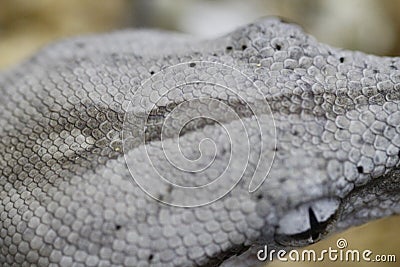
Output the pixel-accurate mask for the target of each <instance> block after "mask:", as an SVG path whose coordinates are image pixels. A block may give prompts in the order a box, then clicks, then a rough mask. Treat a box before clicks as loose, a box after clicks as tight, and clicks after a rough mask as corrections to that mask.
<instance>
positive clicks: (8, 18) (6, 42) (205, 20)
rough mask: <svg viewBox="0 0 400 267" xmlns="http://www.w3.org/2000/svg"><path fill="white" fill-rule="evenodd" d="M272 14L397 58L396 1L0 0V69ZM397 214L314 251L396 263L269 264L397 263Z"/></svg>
mask: <svg viewBox="0 0 400 267" xmlns="http://www.w3.org/2000/svg"><path fill="white" fill-rule="evenodd" d="M268 15H278V16H281V17H284V18H286V19H287V20H289V21H292V22H295V23H297V24H300V25H302V26H303V28H304V29H305V30H306V31H307V32H308V33H310V34H312V35H314V36H315V37H316V38H317V39H318V40H319V41H321V42H325V43H328V44H330V45H334V46H338V47H342V48H347V49H355V50H361V51H364V52H367V53H374V54H378V55H388V56H395V55H397V56H398V55H400V16H399V15H400V0H399V1H398V0H380V1H375V0H271V1H261V0H252V1H243V0H229V1H228V0H213V1H212V0H202V1H199V0H198V1H195V0H192V1H187V0H175V1H170V0H137V1H129V0H112V1H111V0H57V1H54V0H34V1H32V0H0V70H1V69H5V68H7V67H10V66H12V65H13V64H16V63H18V62H19V61H21V60H23V59H25V58H28V57H29V56H30V55H32V54H33V53H34V52H35V51H37V50H38V49H39V48H40V47H42V46H44V45H45V44H47V43H49V42H52V41H54V40H57V39H60V38H65V37H68V36H74V35H81V34H85V33H95V32H106V31H111V30H114V29H122V28H149V27H151V28H159V29H166V30H175V31H180V32H185V33H189V34H192V35H196V36H201V37H204V38H212V37H215V36H218V35H221V34H224V33H227V32H229V31H231V30H233V29H235V28H236V27H238V26H240V25H243V24H246V23H249V22H252V21H254V20H256V19H258V18H260V17H264V16H268ZM399 224H400V216H397V217H391V218H387V219H383V220H379V221H376V222H372V223H369V224H367V225H363V226H361V227H356V228H353V229H350V230H349V231H347V232H345V233H342V234H339V235H335V236H332V237H331V238H329V239H327V240H324V241H322V242H320V243H318V244H315V245H313V246H312V247H313V248H314V249H316V250H317V251H318V250H322V249H327V248H328V247H329V246H331V247H333V248H336V245H335V244H336V240H337V239H338V238H339V237H344V238H346V239H347V242H348V243H349V246H348V248H349V249H359V250H364V249H370V250H372V251H373V252H374V254H378V253H379V254H396V256H397V257H398V259H397V264H396V263H369V264H366V263H343V262H337V263H334V262H323V263H283V262H277V261H276V262H274V263H272V264H270V265H268V266H270V267H274V266H275V267H276V266H289V265H291V266H321V265H324V266H399V263H398V262H399V261H400V258H399V257H400V253H399V251H400V236H399V231H398V227H399Z"/></svg>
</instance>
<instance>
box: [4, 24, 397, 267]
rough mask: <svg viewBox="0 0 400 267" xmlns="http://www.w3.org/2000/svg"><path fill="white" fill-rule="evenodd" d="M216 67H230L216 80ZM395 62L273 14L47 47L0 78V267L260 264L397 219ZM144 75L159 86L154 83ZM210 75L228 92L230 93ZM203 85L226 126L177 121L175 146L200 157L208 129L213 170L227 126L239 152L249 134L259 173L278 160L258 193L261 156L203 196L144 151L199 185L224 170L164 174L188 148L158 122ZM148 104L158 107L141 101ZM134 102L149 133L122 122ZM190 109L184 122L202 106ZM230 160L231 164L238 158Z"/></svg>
mask: <svg viewBox="0 0 400 267" xmlns="http://www.w3.org/2000/svg"><path fill="white" fill-rule="evenodd" d="M201 61H203V63H202V62H201ZM204 61H205V62H206V63H204ZM193 62H196V63H195V64H190V63H193ZM211 62H214V63H211ZM178 63H184V64H183V65H179V66H180V67H178V68H177V69H172V73H173V75H174V76H172V78H171V76H168V75H166V74H165V72H164V73H163V72H161V73H158V72H159V71H160V70H162V69H164V70H165V68H167V67H170V66H174V65H176V64H178ZM212 64H216V67H217V69H224V72H223V73H224V74H223V76H221V75H219V74H221V73H220V72H218V70H217V71H216V72H215V71H213V70H212V67H210V66H211V65H212ZM399 69H400V59H399V58H385V57H377V56H371V55H366V54H363V53H360V52H350V51H345V50H340V49H336V48H332V47H330V46H327V45H324V44H320V43H318V42H317V41H316V40H314V39H313V38H312V37H310V36H308V35H306V34H304V33H303V31H302V30H301V29H299V28H298V27H297V26H295V25H290V24H286V23H282V22H280V21H279V20H277V19H267V20H261V21H258V22H256V23H254V24H250V25H247V26H244V27H242V28H240V29H238V30H236V31H234V32H232V33H230V34H228V35H226V36H224V37H221V38H218V39H215V40H206V41H203V40H194V39H192V38H189V37H188V36H184V35H178V34H172V33H163V32H155V31H123V32H116V33H111V34H106V35H99V36H88V37H79V38H75V39H71V40H67V41H63V42H60V43H57V44H54V45H51V46H50V47H48V48H46V49H44V50H42V51H41V52H39V53H38V54H37V55H36V56H35V57H33V58H32V59H30V60H29V61H27V62H24V63H22V64H21V65H19V66H18V67H16V68H14V69H12V70H10V71H7V72H4V73H2V74H1V75H0V90H1V98H0V136H1V143H0V166H1V167H0V174H1V178H0V218H1V220H0V264H1V265H2V266H30V265H31V264H36V265H38V266H48V265H60V266H121V265H124V266H148V265H151V266H162V265H163V266H164V265H165V266H193V265H200V266H213V265H219V264H226V265H227V266H233V265H235V264H236V265H237V266H246V265H251V264H254V263H256V258H255V256H254V253H255V252H256V251H257V249H258V248H260V247H263V246H264V244H267V245H268V246H269V247H271V248H282V247H283V248H285V249H287V248H290V247H292V246H297V245H300V246H302V245H307V244H309V243H312V242H315V241H317V240H319V239H320V238H322V237H324V236H325V235H326V234H328V233H331V232H335V231H342V230H344V229H346V228H348V227H351V226H355V225H359V224H362V223H365V222H367V221H371V220H374V219H377V218H381V217H384V216H390V215H393V214H399V213H400V204H399V199H400V194H399V192H400V183H399V179H400V178H399V177H400V175H399V174H400V169H399V156H400V154H399V151H400V71H399ZM206 72H207V73H208V74H207V75H208V76H207V79H209V80H211V81H212V84H211V85H210V86H209V87H208V89H207V90H206V89H205V88H206V87H207V85H206V84H205V83H197V84H196V83H194V84H191V85H188V84H187V81H188V80H190V78H188V77H189V76H191V75H192V76H191V77H195V78H194V79H193V81H196V80H198V79H199V77H200V78H201V77H202V75H205V73H206ZM241 75H243V76H242V77H247V78H248V79H249V80H250V81H251V82H253V84H252V83H251V82H250V83H249V80H247V81H246V78H245V79H239V76H241ZM160 77H161V78H160ZM150 78H151V79H155V80H157V79H158V80H157V81H158V82H157V83H156V82H154V80H150V81H147V82H145V81H146V80H147V79H150ZM176 83H178V84H179V83H184V85H183V86H180V87H179V86H178V89H176V90H175V94H168V95H166V97H164V98H163V101H162V102H155V101H154V100H153V99H152V97H151V96H150V97H148V96H149V95H151V94H153V93H154V94H157V93H161V92H162V91H163V86H170V85H171V84H172V85H173V86H175V85H176ZM141 84H144V85H143V86H140V85H141ZM185 84H186V85H185ZM215 84H220V85H221V84H222V85H226V86H228V87H229V86H230V87H231V88H234V89H233V92H234V94H233V95H229V94H227V93H228V91H229V90H228V89H227V88H224V87H221V86H216V85H215ZM185 86H186V87H185ZM254 88H256V90H251V89H254ZM257 90H259V91H257ZM199 96H203V97H208V98H210V97H211V98H213V99H215V100H217V101H219V102H220V103H225V104H227V105H228V106H229V107H231V108H232V110H233V111H234V112H236V114H237V117H232V116H228V115H226V114H227V113H225V112H219V110H218V109H217V107H216V106H214V105H205V106H203V107H205V108H206V109H205V110H206V111H207V112H211V113H213V112H215V113H216V114H217V116H219V117H218V119H219V120H220V121H219V122H220V124H218V123H214V122H212V121H210V120H204V119H203V120H202V119H199V120H197V123H194V124H192V125H189V126H186V127H184V128H183V129H182V132H181V135H180V140H179V142H180V145H181V148H182V153H184V154H185V153H186V154H185V156H186V157H187V158H189V159H196V158H198V157H199V155H200V154H199V151H198V148H197V144H198V143H199V141H200V140H201V139H203V138H204V137H214V139H215V140H216V141H215V147H214V148H216V151H217V152H216V155H215V158H212V159H213V165H212V166H210V167H209V168H211V170H212V171H213V173H214V174H215V173H217V174H220V173H221V172H222V170H223V169H224V168H225V163H226V162H227V161H228V160H229V159H230V158H229V154H230V153H229V152H230V151H231V150H230V149H232V151H233V150H234V149H235V148H236V145H234V146H233V147H229V145H227V144H228V140H227V138H226V135H223V128H222V127H221V125H224V126H226V127H227V129H229V130H231V131H232V133H230V136H232V137H233V139H232V140H233V141H235V140H236V142H238V140H239V143H240V144H239V145H238V147H239V150H238V151H239V152H240V153H239V154H240V155H241V156H243V155H245V154H244V153H245V152H246V150H244V149H246V146H245V144H248V145H249V147H250V149H252V151H253V152H254V150H255V151H256V152H257V153H258V154H257V153H256V154H257V155H259V156H260V159H261V161H263V160H264V161H263V162H264V163H265V162H266V163H265V164H260V166H259V168H261V169H263V168H264V170H265V171H268V167H269V165H268V164H269V163H271V162H272V160H273V164H272V167H271V169H270V171H269V174H268V176H267V179H266V180H265V181H264V182H263V183H262V185H261V186H260V188H258V189H257V190H256V191H255V192H253V193H249V190H248V189H249V183H250V182H249V181H250V178H251V177H252V173H254V172H255V169H256V166H257V164H256V163H257V158H256V159H255V158H254V157H253V156H250V157H249V160H248V164H247V165H246V169H245V172H244V175H243V177H242V179H241V180H240V181H238V184H237V186H236V187H235V188H234V189H233V190H232V191H230V192H228V191H229V189H230V188H228V187H226V188H225V187H224V186H225V183H223V184H222V185H221V186H220V187H219V188H217V189H215V188H214V189H213V190H215V191H212V190H211V191H210V192H206V194H205V195H197V191H194V193H193V194H185V193H182V192H179V189H176V188H175V187H171V186H165V185H164V184H161V183H157V181H158V180H157V179H158V178H157V177H155V176H156V174H155V172H154V171H152V170H151V168H152V167H151V166H148V163H147V162H146V160H145V158H146V157H145V156H144V154H143V153H144V149H147V150H148V153H149V154H151V155H152V162H153V164H154V166H153V167H154V168H157V167H160V166H161V167H160V170H161V172H162V173H164V174H166V175H169V174H171V175H170V176H172V177H169V178H171V179H175V182H178V181H179V179H182V180H183V181H184V182H185V183H186V184H185V185H190V186H193V185H197V186H198V185H202V184H204V182H207V181H211V180H212V179H214V178H215V177H212V176H213V175H212V174H213V173H207V172H205V173H203V174H204V175H199V174H196V173H193V172H185V174H184V176H183V177H180V176H179V175H175V171H176V169H174V170H173V169H171V168H170V167H169V168H168V169H165V168H167V167H165V162H166V161H165V160H163V157H162V152H166V153H167V152H168V151H169V152H168V153H169V155H171V157H175V156H177V153H179V152H177V150H174V149H173V148H172V147H173V145H174V142H175V143H176V141H177V138H176V136H174V133H175V134H176V133H178V132H179V130H180V128H179V127H177V126H174V124H173V123H172V124H169V125H165V127H164V128H165V129H166V133H165V140H163V141H162V142H161V141H160V140H161V138H160V136H159V133H160V129H161V126H160V125H161V124H160V123H162V122H163V121H164V119H165V118H166V117H167V115H168V113H170V112H171V110H172V109H173V108H174V107H176V106H177V105H179V104H181V103H183V102H184V101H185V100H188V99H195V98H198V97H199ZM255 96H257V97H259V96H262V97H261V98H257V97H255ZM141 99H147V100H150V101H149V102H150V104H152V105H150V106H149V105H146V104H144V106H143V107H140V105H136V104H135V103H136V102H135V101H137V100H141ZM131 101H132V102H131ZM207 101H209V100H207ZM130 103H131V104H130ZM132 103H133V104H132ZM246 103H247V104H246ZM266 103H267V104H266ZM199 106H201V105H200V104H199ZM139 107H140V108H139ZM196 107H198V106H196ZM249 107H254V108H255V109H254V113H252V112H249ZM132 108H133V109H135V108H137V109H138V110H136V111H137V112H139V114H142V115H143V114H144V115H146V114H147V115H149V114H150V117H149V118H150V120H151V123H152V124H151V125H150V126H149V127H150V128H149V127H148V128H147V132H146V133H145V135H144V137H145V138H146V142H145V143H143V142H142V141H143V140H141V139H135V138H136V137H137V136H135V132H130V131H129V130H131V131H135V129H139V130H138V131H139V132H138V133H137V134H138V136H142V135H141V134H143V133H140V129H141V128H140V127H139V126H142V125H141V124H138V122H137V121H135V120H129V116H128V115H127V111H132V110H130V109H132ZM181 108H182V109H183V110H184V111H185V112H186V113H185V114H186V115H187V114H189V115H188V116H189V117H190V116H192V117H193V116H194V115H196V114H197V115H202V114H201V113H202V112H203V111H202V110H200V109H199V110H197V111H196V110H194V109H193V107H191V106H182V107H181ZM207 109H208V110H207ZM214 109H215V110H214ZM186 115H182V113H180V114H177V115H174V116H173V115H171V117H173V119H179V118H183V116H186ZM255 118H258V119H259V125H260V127H261V128H262V129H263V131H262V133H263V136H264V138H265V137H266V140H267V141H266V142H263V141H262V137H261V135H260V134H257V129H258V128H257V127H256V124H255ZM124 120H125V124H124ZM240 122H242V123H243V125H244V126H245V128H246V130H247V132H246V134H245V135H244V137H238V139H235V138H236V134H243V131H242V130H240V129H241V128H240V127H239V126H240ZM273 126H275V127H273ZM123 130H126V136H124V131H123ZM163 130H164V129H163ZM171 131H172V133H171ZM221 136H222V137H221ZM224 136H225V137H224ZM142 137H143V136H142ZM243 138H246V139H243ZM242 140H243V144H242V142H241V141H242ZM268 140H269V141H268ZM271 140H272V141H271ZM161 143H164V144H165V147H164V148H163V149H164V150H165V151H161V152H160V150H157V149H159V148H160V144H161ZM193 144H196V145H195V146H193ZM260 144H264V145H265V146H261V145H260ZM204 145H205V146H204V147H203V150H202V153H204V155H205V156H210V154H209V153H210V152H212V151H214V150H213V149H212V148H210V147H209V146H207V144H204ZM253 152H252V153H253ZM260 153H261V154H260ZM237 155H238V154H236V155H235V156H236V159H235V158H234V157H232V159H231V160H232V162H233V163H235V164H239V163H240V162H241V161H243V160H244V159H245V158H244V157H243V158H242V159H239V160H238V159H237ZM251 155H254V154H251ZM273 156H274V157H273ZM235 160H236V161H235ZM201 163H202V162H201V160H200V161H199V163H198V164H201ZM196 164H197V163H195V164H194V165H193V166H192V167H193V168H197V169H199V165H196ZM189 165H190V164H187V166H189ZM190 166H191V165H190ZM234 166H236V165H234ZM197 169H196V170H197ZM227 174H228V176H227V177H228V178H227V179H228V180H226V181H227V183H228V184H229V182H232V181H233V180H234V182H236V181H237V180H236V179H237V178H238V177H240V176H241V174H242V172H240V170H238V169H236V168H231V169H229V170H228V171H227ZM132 176H134V177H135V178H138V179H139V180H140V179H142V180H141V181H142V182H143V181H144V182H148V183H150V184H148V188H147V189H148V190H153V193H154V194H157V195H156V196H155V197H156V198H158V199H159V200H160V201H156V200H154V199H153V198H152V197H150V196H149V195H147V194H146V193H145V192H144V191H143V190H142V189H141V188H140V187H139V186H138V184H137V183H135V181H134V180H133V179H132ZM259 182H260V181H259ZM139 184H140V181H139ZM256 184H257V181H256ZM221 188H222V191H224V190H226V191H227V194H226V195H224V196H223V197H222V198H220V199H217V200H215V201H213V202H212V203H210V204H208V205H200V207H193V208H182V207H175V206H171V205H168V204H164V203H161V202H166V203H170V204H171V203H172V204H176V203H178V202H180V201H181V202H182V203H186V204H188V205H189V206H190V205H193V206H195V204H196V203H195V202H196V201H200V202H201V203H198V204H204V201H205V200H206V199H208V198H210V199H211V198H213V197H214V196H216V195H218V193H220V191H218V190H220V189H221ZM153 196H154V195H153ZM221 196H222V195H221ZM211 200H213V199H211ZM185 201H187V202H185ZM193 201H194V202H193ZM178 204H179V203H178ZM311 221H313V222H311Z"/></svg>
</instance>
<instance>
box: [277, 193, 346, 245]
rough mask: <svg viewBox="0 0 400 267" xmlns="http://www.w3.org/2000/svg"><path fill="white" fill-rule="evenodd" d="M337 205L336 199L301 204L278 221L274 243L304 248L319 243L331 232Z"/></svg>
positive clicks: (338, 202)
mask: <svg viewBox="0 0 400 267" xmlns="http://www.w3.org/2000/svg"><path fill="white" fill-rule="evenodd" d="M339 205H340V200H339V199H336V198H327V199H319V200H316V201H313V202H308V203H304V204H301V205H300V206H298V207H297V208H296V209H293V210H291V211H289V212H288V213H286V214H285V215H284V216H283V217H282V218H281V219H280V220H279V226H278V228H277V230H276V234H275V241H276V242H277V243H279V244H281V245H284V246H306V245H309V244H312V243H315V242H317V241H319V240H320V239H321V238H322V237H323V236H325V235H326V234H327V233H328V232H329V231H330V230H331V228H332V225H333V223H334V222H335V221H336V217H337V211H338V210H339Z"/></svg>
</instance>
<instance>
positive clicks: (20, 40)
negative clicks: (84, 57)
mask: <svg viewBox="0 0 400 267" xmlns="http://www.w3.org/2000/svg"><path fill="white" fill-rule="evenodd" d="M125 7H126V2H125V1H123V0H112V1H109V0H84V1H81V0H68V1H66V0H61V1H53V0H34V1H30V0H0V69H1V68H4V67H6V66H8V65H11V64H13V63H15V62H17V61H20V60H22V59H24V58H26V57H28V56H30V55H31V54H32V53H33V52H34V51H36V50H37V49H38V48H40V47H42V46H43V45H45V44H47V43H49V42H50V41H53V40H56V39H59V38H62V37H67V36H72V35H77V34H82V33H88V32H101V31H108V30H111V29H113V28H115V27H116V26H117V25H118V24H119V22H120V19H121V14H124V8H125ZM122 16H123V15H122Z"/></svg>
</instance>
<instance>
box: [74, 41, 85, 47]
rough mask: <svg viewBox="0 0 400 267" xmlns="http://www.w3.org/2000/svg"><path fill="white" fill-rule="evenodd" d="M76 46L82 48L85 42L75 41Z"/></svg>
mask: <svg viewBox="0 0 400 267" xmlns="http://www.w3.org/2000/svg"><path fill="white" fill-rule="evenodd" d="M76 46H77V47H79V48H84V47H85V44H84V43H81V42H79V43H76Z"/></svg>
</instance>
